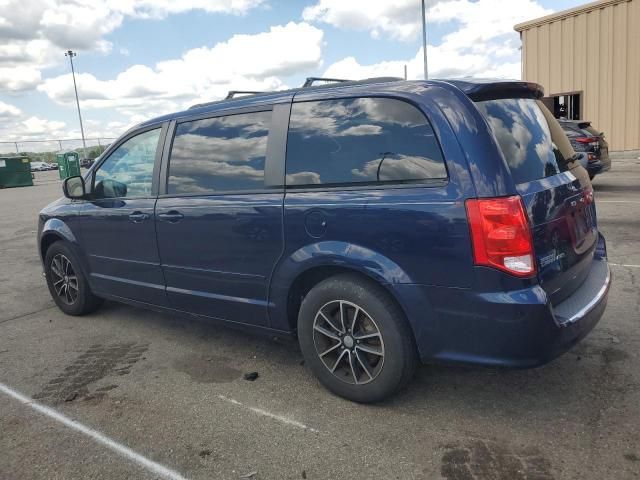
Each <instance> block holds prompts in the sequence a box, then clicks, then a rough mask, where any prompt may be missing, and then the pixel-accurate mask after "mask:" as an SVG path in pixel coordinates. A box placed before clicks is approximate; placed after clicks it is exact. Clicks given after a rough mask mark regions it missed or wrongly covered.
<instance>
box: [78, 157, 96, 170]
mask: <svg viewBox="0 0 640 480" xmlns="http://www.w3.org/2000/svg"><path fill="white" fill-rule="evenodd" d="M94 161H95V158H83V159H82V160H80V166H81V167H84V168H91V165H93V162H94Z"/></svg>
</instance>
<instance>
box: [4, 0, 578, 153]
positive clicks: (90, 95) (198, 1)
mask: <svg viewBox="0 0 640 480" xmlns="http://www.w3.org/2000/svg"><path fill="white" fill-rule="evenodd" d="M26 2H27V3H26V5H27V8H26V10H25V7H24V6H25V0H22V1H16V0H8V2H4V3H2V2H0V141H14V140H24V139H43V138H72V137H77V136H79V127H78V120H77V113H76V110H75V103H74V97H73V84H72V82H71V78H70V75H69V64H68V60H67V59H66V58H65V57H64V51H65V50H66V49H68V48H71V49H74V50H76V51H77V52H78V56H77V57H76V58H75V65H76V71H77V73H78V76H77V78H78V87H79V94H80V98H81V105H82V110H83V117H84V119H85V133H86V135H87V136H89V137H95V136H117V135H119V134H120V133H122V132H123V131H124V130H125V129H126V128H127V127H128V126H131V125H132V124H135V123H137V122H139V121H141V120H143V119H145V118H148V117H150V116H154V115H158V114H163V113H168V112H170V111H173V110H177V109H181V108H185V107H187V106H188V105H190V104H192V103H195V102H199V101H204V100H213V99H216V98H220V97H221V96H222V95H224V93H225V92H226V91H227V90H229V89H234V88H236V89H240V88H247V89H259V90H260V89H276V88H284V87H291V86H298V85H300V84H301V83H302V82H303V81H304V78H305V77H307V76H322V75H331V76H339V77H345V78H363V77H371V76H378V75H396V76H401V75H402V73H403V66H404V65H407V67H408V71H409V77H410V78H420V76H421V75H422V64H421V36H420V0H395V1H394V2H388V1H383V0H351V1H350V0H308V1H304V2H303V1H277V0H181V1H178V2H172V1H166V0H137V1H133V0H120V1H118V2H99V1H96V0H74V1H71V0H26ZM113 3H115V4H117V6H112V4H113ZM581 3H583V2H580V1H576V0H559V1H558V0H556V1H550V0H538V1H535V0H430V1H428V5H429V9H428V18H429V27H428V36H429V48H428V50H427V52H428V55H429V58H430V72H431V74H432V75H433V76H434V77H454V76H458V77H459V76H492V77H505V78H517V77H519V72H520V52H519V50H518V47H519V45H520V43H519V39H518V35H517V34H516V33H515V32H514V31H513V25H514V24H515V23H518V22H520V21H524V20H528V19H532V18H536V17H538V16H541V15H544V14H548V13H551V12H553V11H557V10H562V9H565V8H571V7H574V6H576V5H579V4H581ZM32 146H35V144H32ZM45 147H47V146H46V145H41V148H45ZM34 149H35V148H34ZM2 150H4V149H3V148H2V146H1V145H0V151H2Z"/></svg>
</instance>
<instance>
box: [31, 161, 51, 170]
mask: <svg viewBox="0 0 640 480" xmlns="http://www.w3.org/2000/svg"><path fill="white" fill-rule="evenodd" d="M47 170H51V167H50V166H49V164H48V163H46V162H31V171H32V172H45V171H47Z"/></svg>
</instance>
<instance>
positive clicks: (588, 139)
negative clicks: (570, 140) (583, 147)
mask: <svg viewBox="0 0 640 480" xmlns="http://www.w3.org/2000/svg"><path fill="white" fill-rule="evenodd" d="M574 140H575V141H576V142H578V143H598V139H597V138H596V137H576V138H575V139H574Z"/></svg>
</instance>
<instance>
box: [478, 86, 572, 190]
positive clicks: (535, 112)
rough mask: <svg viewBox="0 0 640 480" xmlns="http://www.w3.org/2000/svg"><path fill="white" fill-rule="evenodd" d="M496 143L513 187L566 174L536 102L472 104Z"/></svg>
mask: <svg viewBox="0 0 640 480" xmlns="http://www.w3.org/2000/svg"><path fill="white" fill-rule="evenodd" d="M476 105H477V107H478V109H479V110H480V112H482V114H483V115H484V116H485V118H486V119H487V121H488V122H489V125H490V126H491V129H492V130H493V134H494V136H495V138H496V140H497V141H498V145H499V146H500V149H501V150H502V153H503V155H504V158H505V159H506V160H507V164H508V165H509V169H510V170H511V174H512V176H513V179H514V181H515V183H517V184H520V183H526V182H531V181H533V180H538V179H541V178H546V177H550V176H553V175H556V174H557V173H560V172H562V171H565V170H567V160H566V159H565V157H564V156H563V155H562V153H561V152H560V150H559V148H558V147H557V146H556V143H554V141H553V139H552V135H551V131H550V129H549V124H548V123H547V119H546V118H545V115H544V113H543V112H542V110H541V107H540V106H539V104H538V102H536V100H533V99H528V98H506V99H499V100H487V101H483V102H477V103H476Z"/></svg>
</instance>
